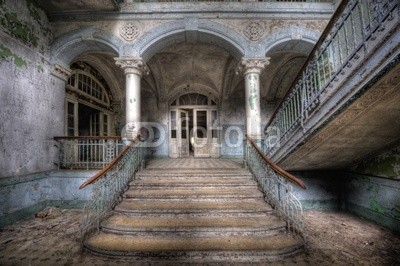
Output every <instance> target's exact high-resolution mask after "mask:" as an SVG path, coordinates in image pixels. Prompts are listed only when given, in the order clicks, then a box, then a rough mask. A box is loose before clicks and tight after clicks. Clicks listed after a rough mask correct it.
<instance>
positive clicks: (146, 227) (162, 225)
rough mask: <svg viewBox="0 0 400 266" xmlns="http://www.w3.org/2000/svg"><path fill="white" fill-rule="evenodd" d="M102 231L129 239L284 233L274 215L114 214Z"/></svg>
mask: <svg viewBox="0 0 400 266" xmlns="http://www.w3.org/2000/svg"><path fill="white" fill-rule="evenodd" d="M101 226H102V231H103V232H109V233H116V234H132V235H138V236H139V235H142V236H145V235H161V234H162V235H188V236H189V235H190V236H192V237H203V236H210V235H220V236H223V235H225V236H226V235H247V236H248V235H258V236H261V235H263V236H271V235H274V234H277V233H280V232H283V231H285V230H286V223H285V222H283V221H282V220H281V219H279V218H278V217H276V216H275V215H272V214H271V215H268V216H263V217H221V216H219V217H197V218H193V217H192V218H190V217H177V216H175V217H140V216H129V215H123V214H116V215H113V216H111V217H109V218H108V219H107V220H105V221H104V222H103V223H102V225H101Z"/></svg>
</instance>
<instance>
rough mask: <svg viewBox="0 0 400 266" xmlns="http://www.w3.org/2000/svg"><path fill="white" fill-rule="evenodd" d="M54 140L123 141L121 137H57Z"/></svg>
mask: <svg viewBox="0 0 400 266" xmlns="http://www.w3.org/2000/svg"><path fill="white" fill-rule="evenodd" d="M53 139H54V140H85V139H87V140H93V139H113V140H116V139H118V140H119V139H121V137H120V136H74V137H71V136H56V137H54V138H53Z"/></svg>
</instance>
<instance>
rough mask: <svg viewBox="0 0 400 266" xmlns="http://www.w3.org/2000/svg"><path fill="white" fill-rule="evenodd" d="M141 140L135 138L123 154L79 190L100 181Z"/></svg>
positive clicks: (84, 183)
mask: <svg viewBox="0 0 400 266" xmlns="http://www.w3.org/2000/svg"><path fill="white" fill-rule="evenodd" d="M138 139H139V138H138V137H137V138H135V139H134V140H133V141H132V142H131V143H130V144H129V145H128V146H126V147H125V148H124V149H123V150H122V152H121V153H120V154H119V155H118V156H117V157H115V158H114V159H113V160H112V161H111V162H110V163H109V164H107V165H106V166H105V167H104V168H103V169H101V170H100V171H99V172H98V173H97V174H95V175H94V176H92V177H91V178H89V179H87V180H86V181H85V182H83V183H82V185H81V186H80V187H79V189H82V188H85V187H86V186H88V185H90V184H92V183H94V182H96V181H97V180H98V179H100V178H101V177H102V176H104V175H105V174H106V173H107V172H108V171H110V169H111V168H112V167H113V166H114V165H116V164H117V163H118V162H119V161H120V160H121V159H122V157H123V156H124V155H125V154H126V153H127V152H128V150H129V149H130V148H131V147H132V146H133V145H135V143H136V141H137V140H138Z"/></svg>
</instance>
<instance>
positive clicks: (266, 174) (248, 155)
mask: <svg viewBox="0 0 400 266" xmlns="http://www.w3.org/2000/svg"><path fill="white" fill-rule="evenodd" d="M245 147H246V150H245V158H244V159H245V162H246V164H247V167H248V168H249V169H250V171H251V172H252V174H253V175H254V177H255V178H256V180H257V182H258V184H259V186H260V187H261V189H262V191H263V192H264V195H265V201H266V202H268V203H269V204H270V205H272V207H273V208H274V209H275V210H276V212H277V214H278V215H279V216H280V217H281V218H283V219H284V220H285V221H286V224H287V229H288V230H289V231H291V232H293V233H297V234H299V235H301V236H303V237H305V235H304V234H305V232H304V221H303V206H302V204H301V202H300V201H299V200H298V199H297V197H296V196H295V195H294V194H293V184H295V185H296V186H298V187H299V188H301V189H306V186H305V184H304V183H303V181H302V180H300V179H298V178H297V177H295V176H293V175H291V174H290V173H288V172H286V171H285V170H284V169H282V168H280V167H279V166H278V165H276V164H275V163H274V162H272V161H271V160H270V159H268V158H267V157H266V156H265V155H264V154H263V153H262V152H261V149H260V148H259V147H258V145H257V144H256V143H255V142H254V140H252V139H251V138H250V137H249V136H247V135H246V143H245Z"/></svg>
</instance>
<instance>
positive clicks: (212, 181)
mask: <svg viewBox="0 0 400 266" xmlns="http://www.w3.org/2000/svg"><path fill="white" fill-rule="evenodd" d="M129 185H130V186H131V187H193V186H196V187H199V186H201V187H221V186H226V187H228V186H229V187H233V186H238V187H239V186H240V187H246V186H247V187H257V186H258V185H257V182H256V181H255V180H253V179H250V178H246V179H240V178H210V177H203V178H199V179H193V178H181V179H176V178H169V177H167V178H163V179H161V178H159V179H152V178H148V179H139V180H134V181H132V182H130V184H129Z"/></svg>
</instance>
